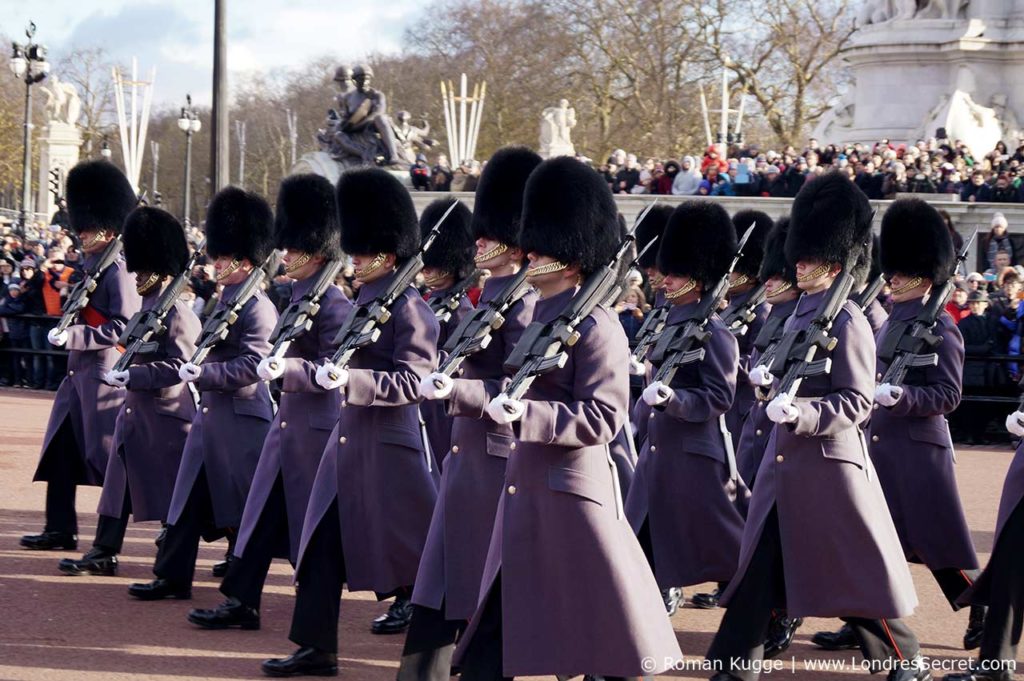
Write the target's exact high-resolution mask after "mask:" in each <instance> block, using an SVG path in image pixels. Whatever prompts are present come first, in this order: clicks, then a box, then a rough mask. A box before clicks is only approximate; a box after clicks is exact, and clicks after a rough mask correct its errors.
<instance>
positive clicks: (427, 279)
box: [423, 272, 448, 286]
mask: <svg viewBox="0 0 1024 681" xmlns="http://www.w3.org/2000/svg"><path fill="white" fill-rule="evenodd" d="M447 276H448V272H438V273H437V274H435V275H434V276H432V277H423V283H424V284H426V285H427V286H433V285H434V284H437V283H438V282H441V281H444V279H445V277H447Z"/></svg>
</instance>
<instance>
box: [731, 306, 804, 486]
mask: <svg viewBox="0 0 1024 681" xmlns="http://www.w3.org/2000/svg"><path fill="white" fill-rule="evenodd" d="M795 309H796V299H795V298H794V299H793V300H789V301H786V302H784V303H779V304H778V305H772V306H771V311H770V312H769V313H768V318H767V319H766V320H765V323H764V326H763V327H762V328H771V329H775V334H778V335H779V336H781V333H782V327H783V325H785V323H786V320H787V319H789V316H790V315H791V314H793V310H795ZM766 333H771V332H770V331H769V332H766ZM775 334H772V335H773V337H774V336H775ZM760 356H761V354H760V353H759V352H758V351H757V349H756V348H754V349H753V350H752V351H751V353H750V362H749V363H748V367H749V369H753V368H754V367H755V366H757V362H758V360H759V359H760ZM748 385H749V382H748ZM767 407H768V402H766V401H761V400H756V399H755V400H754V404H753V405H752V406H751V407H750V412H749V413H748V414H747V418H746V420H745V421H744V422H743V430H742V431H741V432H740V442H739V445H738V446H737V447H736V466H737V467H738V468H739V471H740V477H741V478H743V481H744V482H745V483H746V484H747V487H749V488H750V489H753V488H754V481H755V480H756V479H757V469H758V468H759V467H760V466H761V459H762V458H763V457H764V450H765V447H767V446H768V436H769V435H771V432H772V428H773V427H774V426H775V424H774V423H772V422H771V419H769V418H768V415H767V413H765V409H766V408H767Z"/></svg>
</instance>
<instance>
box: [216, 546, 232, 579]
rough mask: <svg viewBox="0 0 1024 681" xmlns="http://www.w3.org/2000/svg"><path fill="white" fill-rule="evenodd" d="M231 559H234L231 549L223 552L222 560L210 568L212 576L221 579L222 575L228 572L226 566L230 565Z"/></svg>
mask: <svg viewBox="0 0 1024 681" xmlns="http://www.w3.org/2000/svg"><path fill="white" fill-rule="evenodd" d="M233 560H235V556H234V554H233V553H231V551H228V552H227V553H225V554H224V560H222V561H220V562H219V563H214V564H213V569H212V570H211V572H213V576H214V577H216V578H217V579H222V578H223V577H224V575H226V574H227V573H228V568H230V567H231V562H232V561H233Z"/></svg>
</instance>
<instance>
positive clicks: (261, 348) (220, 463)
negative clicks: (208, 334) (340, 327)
mask: <svg viewBox="0 0 1024 681" xmlns="http://www.w3.org/2000/svg"><path fill="white" fill-rule="evenodd" d="M240 286H241V284H235V285H232V286H225V287H224V291H223V292H222V294H221V302H220V303H218V307H219V308H220V307H223V306H224V301H227V300H230V299H231V298H232V297H234V295H235V293H236V292H237V291H238V289H239V287H240ZM276 323H277V310H276V309H275V308H274V304H273V303H272V302H270V299H269V298H267V296H266V294H264V293H263V292H262V291H260V292H257V293H256V295H254V296H253V297H252V298H250V299H249V300H248V302H246V304H245V306H244V307H243V308H242V309H241V311H240V312H239V313H238V319H237V320H236V321H235V323H234V324H232V325H231V328H230V330H229V331H228V335H227V337H226V338H225V339H224V340H222V341H221V342H219V343H217V345H215V346H214V347H213V349H212V350H211V351H210V354H209V355H207V357H206V361H205V362H203V365H202V369H203V371H202V373H201V374H200V375H199V378H198V379H197V380H196V381H195V387H196V389H197V390H198V391H199V395H200V398H199V412H198V413H197V414H196V417H195V419H194V420H193V421H192V430H191V432H189V435H188V439H187V440H186V441H185V451H184V453H183V454H182V456H181V467H180V468H179V469H178V480H177V482H176V483H175V484H174V496H173V497H172V498H171V512H170V515H169V516H168V518H167V522H169V523H170V524H171V525H174V524H175V523H176V522H177V521H178V516H179V515H180V514H181V511H182V509H183V508H184V507H185V504H186V503H187V502H188V497H189V494H190V493H191V491H192V485H194V484H195V481H196V478H197V477H198V475H199V471H200V469H203V468H205V472H206V483H207V486H208V487H209V491H210V501H211V503H212V505H213V517H214V521H215V523H216V527H218V528H228V527H235V528H236V527H238V525H239V523H241V521H242V509H243V508H244V507H245V497H246V495H247V494H248V493H249V486H250V485H251V484H252V477H253V474H254V473H255V472H256V464H257V462H258V461H259V458H260V451H261V450H262V449H263V441H264V440H265V439H266V437H267V430H268V429H269V428H270V421H271V420H272V419H273V418H274V406H273V403H272V401H271V399H270V390H269V388H268V387H267V384H266V382H264V381H262V380H261V379H260V378H259V376H258V375H257V374H256V366H257V365H258V364H259V363H260V360H261V359H263V358H264V357H266V356H267V354H268V353H269V352H270V342H269V341H268V340H267V339H268V338H269V337H270V333H271V332H272V331H273V330H274V325H275V324H276Z"/></svg>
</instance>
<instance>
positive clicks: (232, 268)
mask: <svg viewBox="0 0 1024 681" xmlns="http://www.w3.org/2000/svg"><path fill="white" fill-rule="evenodd" d="M241 266H242V261H241V260H238V259H237V258H236V259H234V260H232V261H231V264H230V265H228V266H227V267H225V268H224V271H223V272H221V273H220V274H218V275H217V281H223V280H225V279H227V278H228V277H230V276H231V275H232V274H234V273H235V272H237V271H238V268H239V267H241Z"/></svg>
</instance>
